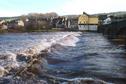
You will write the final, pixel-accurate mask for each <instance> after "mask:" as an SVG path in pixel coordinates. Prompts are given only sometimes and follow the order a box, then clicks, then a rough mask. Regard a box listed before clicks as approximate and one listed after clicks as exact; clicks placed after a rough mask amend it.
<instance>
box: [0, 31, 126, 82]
mask: <svg viewBox="0 0 126 84" xmlns="http://www.w3.org/2000/svg"><path fill="white" fill-rule="evenodd" d="M65 37H66V38H65ZM54 44H55V45H54ZM46 48H48V49H49V51H48V54H47V57H46V59H47V62H48V65H47V73H48V74H50V75H53V76H56V77H62V78H68V79H72V78H87V79H88V78H93V79H100V80H104V81H106V82H110V83H115V84H125V83H126V50H125V48H124V45H119V44H115V43H113V42H112V41H111V40H109V39H107V38H106V37H104V36H103V35H102V34H99V33H89V32H83V33H80V32H79V33H78V32H77V33H76V32H55V33H51V32H50V33H49V32H45V33H23V34H18V33H16V34H4V35H0V56H1V57H0V59H1V60H0V63H1V64H0V66H1V67H6V66H11V68H15V67H16V68H17V67H20V66H22V65H25V62H24V60H23V61H22V60H19V59H20V58H18V57H17V56H18V55H19V54H20V55H23V56H31V55H33V54H39V53H40V51H41V50H44V49H46ZM3 56H5V57H7V58H6V60H7V61H5V58H4V59H3Z"/></svg>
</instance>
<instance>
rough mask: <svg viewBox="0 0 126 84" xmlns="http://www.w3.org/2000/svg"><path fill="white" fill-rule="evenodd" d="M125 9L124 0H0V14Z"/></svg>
mask: <svg viewBox="0 0 126 84" xmlns="http://www.w3.org/2000/svg"><path fill="white" fill-rule="evenodd" d="M83 11H85V12H87V13H89V14H95V13H107V12H117V11H126V0H0V16H18V15H22V14H27V13H35V12H36V13H47V12H56V13H58V14H59V15H67V14H82V13H83Z"/></svg>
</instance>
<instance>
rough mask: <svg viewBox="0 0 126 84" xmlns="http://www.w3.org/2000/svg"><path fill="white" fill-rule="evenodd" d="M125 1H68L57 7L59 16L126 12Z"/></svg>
mask: <svg viewBox="0 0 126 84" xmlns="http://www.w3.org/2000/svg"><path fill="white" fill-rule="evenodd" d="M125 4H126V1H125V0H69V1H67V2H66V3H65V4H63V5H61V7H58V8H59V9H57V11H58V12H59V13H60V14H81V13H82V12H83V11H85V12H87V13H90V14H93V13H103V12H114V11H126V7H125Z"/></svg>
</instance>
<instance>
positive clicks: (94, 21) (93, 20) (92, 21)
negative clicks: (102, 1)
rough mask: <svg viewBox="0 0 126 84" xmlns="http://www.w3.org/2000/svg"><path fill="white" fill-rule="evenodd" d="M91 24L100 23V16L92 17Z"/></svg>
mask: <svg viewBox="0 0 126 84" xmlns="http://www.w3.org/2000/svg"><path fill="white" fill-rule="evenodd" d="M89 24H98V18H97V17H90V18H89Z"/></svg>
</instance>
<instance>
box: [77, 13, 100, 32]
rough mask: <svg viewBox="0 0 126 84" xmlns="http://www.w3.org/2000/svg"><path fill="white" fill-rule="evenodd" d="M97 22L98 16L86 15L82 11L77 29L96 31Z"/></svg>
mask: <svg viewBox="0 0 126 84" xmlns="http://www.w3.org/2000/svg"><path fill="white" fill-rule="evenodd" d="M98 22H99V21H98V17H96V16H92V15H88V14H87V13H85V12H84V13H83V15H80V16H79V18H78V28H79V30H91V31H97V30H98Z"/></svg>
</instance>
